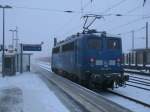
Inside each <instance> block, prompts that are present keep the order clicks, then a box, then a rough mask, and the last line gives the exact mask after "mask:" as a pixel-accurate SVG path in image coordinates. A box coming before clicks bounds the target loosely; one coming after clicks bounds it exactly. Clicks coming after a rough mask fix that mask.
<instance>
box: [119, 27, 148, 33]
mask: <svg viewBox="0 0 150 112" xmlns="http://www.w3.org/2000/svg"><path fill="white" fill-rule="evenodd" d="M145 28H146V26H142V27H140V28H137V29H134V30H130V31H126V32H122V33H119V34H121V35H126V34H129V33H131V31H134V32H138V31H142V30H144V29H145Z"/></svg>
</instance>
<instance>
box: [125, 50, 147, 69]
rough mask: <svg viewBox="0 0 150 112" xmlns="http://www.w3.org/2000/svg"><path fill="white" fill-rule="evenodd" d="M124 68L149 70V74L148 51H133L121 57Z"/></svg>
mask: <svg viewBox="0 0 150 112" xmlns="http://www.w3.org/2000/svg"><path fill="white" fill-rule="evenodd" d="M123 64H124V67H125V68H130V69H138V70H144V69H145V70H149V72H150V49H149V48H148V49H134V50H132V51H131V52H129V53H125V54H124V55H123Z"/></svg>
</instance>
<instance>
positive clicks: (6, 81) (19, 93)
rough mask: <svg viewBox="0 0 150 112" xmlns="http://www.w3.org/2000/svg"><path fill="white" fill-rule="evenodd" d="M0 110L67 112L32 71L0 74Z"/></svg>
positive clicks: (51, 91) (0, 111)
mask: <svg viewBox="0 0 150 112" xmlns="http://www.w3.org/2000/svg"><path fill="white" fill-rule="evenodd" d="M0 112H69V110H68V109H67V108H66V107H65V106H64V105H63V103H62V102H61V101H60V100H59V98H58V97H57V96H56V95H55V93H54V91H53V90H51V89H49V88H48V87H47V86H46V84H45V83H44V82H43V81H42V80H41V79H40V78H39V76H38V75H37V74H34V73H30V72H27V73H23V74H17V75H16V76H11V77H7V76H6V77H4V78H2V75H1V74H0Z"/></svg>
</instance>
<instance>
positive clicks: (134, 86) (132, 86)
mask: <svg viewBox="0 0 150 112" xmlns="http://www.w3.org/2000/svg"><path fill="white" fill-rule="evenodd" d="M126 85H128V86H132V87H135V88H139V89H143V90H146V91H150V89H148V88H143V87H140V86H136V85H132V84H126Z"/></svg>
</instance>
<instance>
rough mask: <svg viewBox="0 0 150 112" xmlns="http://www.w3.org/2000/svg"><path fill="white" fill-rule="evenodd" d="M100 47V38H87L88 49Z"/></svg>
mask: <svg viewBox="0 0 150 112" xmlns="http://www.w3.org/2000/svg"><path fill="white" fill-rule="evenodd" d="M101 47H102V40H101V39H100V38H89V39H88V48H90V49H100V48H101Z"/></svg>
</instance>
